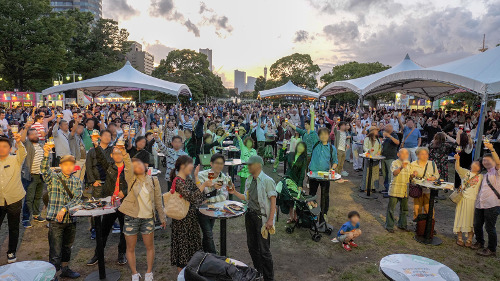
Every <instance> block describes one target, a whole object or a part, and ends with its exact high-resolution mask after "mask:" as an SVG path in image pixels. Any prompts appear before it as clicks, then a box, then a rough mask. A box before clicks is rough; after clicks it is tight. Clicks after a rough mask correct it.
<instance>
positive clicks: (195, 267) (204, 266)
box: [184, 251, 264, 281]
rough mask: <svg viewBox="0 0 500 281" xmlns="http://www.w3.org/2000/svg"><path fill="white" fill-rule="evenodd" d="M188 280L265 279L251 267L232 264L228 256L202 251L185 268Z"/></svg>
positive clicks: (259, 280)
mask: <svg viewBox="0 0 500 281" xmlns="http://www.w3.org/2000/svg"><path fill="white" fill-rule="evenodd" d="M184 279H185V280H186V281H263V280H264V279H263V278H262V276H261V274H260V273H259V272H257V270H255V269H253V268H251V267H242V266H236V265H232V264H229V263H227V262H226V257H221V256H217V255H214V254H210V253H204V252H202V251H198V252H196V253H195V254H194V255H193V257H192V258H191V260H190V261H189V262H188V264H187V266H186V268H185V270H184Z"/></svg>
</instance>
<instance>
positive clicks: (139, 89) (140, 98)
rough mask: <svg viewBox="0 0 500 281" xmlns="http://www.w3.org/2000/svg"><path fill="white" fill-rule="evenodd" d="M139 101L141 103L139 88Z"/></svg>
mask: <svg viewBox="0 0 500 281" xmlns="http://www.w3.org/2000/svg"><path fill="white" fill-rule="evenodd" d="M139 103H141V89H139Z"/></svg>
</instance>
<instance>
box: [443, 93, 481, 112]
mask: <svg viewBox="0 0 500 281" xmlns="http://www.w3.org/2000/svg"><path fill="white" fill-rule="evenodd" d="M446 99H449V100H452V101H453V104H452V103H448V104H446V106H445V108H446V109H447V110H453V109H462V108H464V107H465V106H467V107H469V108H471V107H473V106H474V104H475V103H480V102H481V97H479V96H478V95H475V94H473V93H469V92H465V93H458V94H455V95H453V96H448V97H446Z"/></svg>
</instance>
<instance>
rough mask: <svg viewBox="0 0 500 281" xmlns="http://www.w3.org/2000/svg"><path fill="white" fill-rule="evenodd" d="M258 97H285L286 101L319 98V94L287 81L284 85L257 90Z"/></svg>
mask: <svg viewBox="0 0 500 281" xmlns="http://www.w3.org/2000/svg"><path fill="white" fill-rule="evenodd" d="M259 98H260V99H285V100H287V101H301V100H315V99H318V98H319V94H318V93H315V92H311V91H308V90H306V89H303V88H301V87H298V86H295V85H294V84H293V83H292V81H288V82H287V83H286V84H285V85H282V86H279V87H276V88H274V89H269V90H265V91H259Z"/></svg>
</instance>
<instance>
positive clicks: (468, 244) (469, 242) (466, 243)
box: [465, 240, 472, 248]
mask: <svg viewBox="0 0 500 281" xmlns="http://www.w3.org/2000/svg"><path fill="white" fill-rule="evenodd" d="M471 246H472V240H467V241H466V242H465V247H467V248H470V247H471Z"/></svg>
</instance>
